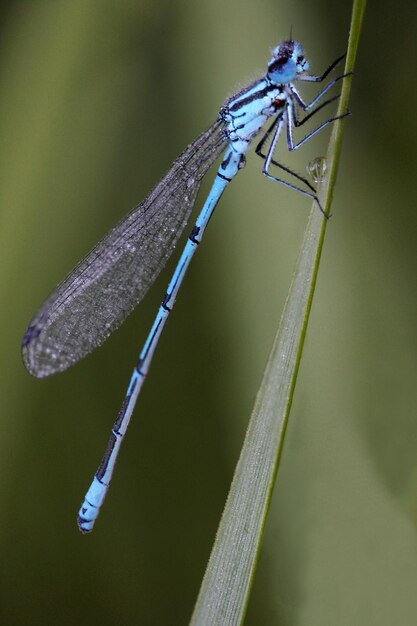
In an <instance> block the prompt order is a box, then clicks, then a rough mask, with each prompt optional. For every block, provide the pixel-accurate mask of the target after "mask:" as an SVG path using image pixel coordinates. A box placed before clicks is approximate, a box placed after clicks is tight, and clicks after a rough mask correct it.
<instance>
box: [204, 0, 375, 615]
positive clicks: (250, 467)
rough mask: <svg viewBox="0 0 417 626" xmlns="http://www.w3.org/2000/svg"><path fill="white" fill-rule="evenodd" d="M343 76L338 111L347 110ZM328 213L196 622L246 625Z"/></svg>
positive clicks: (271, 373) (232, 496)
mask: <svg viewBox="0 0 417 626" xmlns="http://www.w3.org/2000/svg"><path fill="white" fill-rule="evenodd" d="M365 6H366V0H356V1H355V2H354V5H353V12H352V21H351V29H350V36H349V46H348V54H347V58H346V69H345V71H346V72H351V71H352V70H353V66H354V61H355V58H356V53H357V47H358V43H359V37H360V31H361V26H362V21H363V15H364V12H365ZM350 85H351V79H350V78H347V79H346V80H344V81H343V87H342V93H341V98H340V102H339V110H338V113H339V114H341V113H343V112H345V111H346V110H347V104H348V99H349V92H350ZM344 121H345V120H340V121H338V122H336V123H335V124H334V126H333V131H332V134H331V138H330V142H329V148H328V153H327V168H328V169H327V171H328V174H327V176H326V179H325V180H324V182H323V184H322V185H321V187H320V190H319V197H320V201H321V204H322V206H323V207H324V209H325V211H326V212H327V213H329V212H330V205H331V199H332V195H333V188H334V184H335V181H336V174H337V168H338V163H339V157H340V151H341V141H342V130H343V125H344ZM327 224H328V220H326V219H325V218H323V216H322V214H321V213H320V212H319V211H318V209H317V206H316V205H313V207H312V209H311V212H310V217H309V221H308V225H307V229H306V233H305V236H304V241H303V243H302V246H301V249H300V254H299V257H298V261H297V266H296V269H295V274H294V277H293V281H292V284H291V287H290V290H289V293H288V297H287V301H286V304H285V307H284V312H283V315H282V318H281V322H280V325H279V328H278V332H277V335H276V338H275V341H274V345H273V347H272V351H271V354H270V357H269V360H268V364H267V367H266V370H265V374H264V378H263V381H262V384H261V387H260V390H259V392H258V396H257V400H256V403H255V407H254V411H253V414H252V417H251V420H250V423H249V427H248V431H247V434H246V438H245V442H244V444H243V448H242V451H241V455H240V459H239V461H238V464H237V467H236V471H235V475H234V478H233V482H232V485H231V489H230V492H229V496H228V499H227V502H226V506H225V509H224V512H223V516H222V519H221V522H220V526H219V528H218V532H217V536H216V540H215V543H214V546H213V549H212V553H211V556H210V560H209V563H208V566H207V569H206V572H205V575H204V579H203V582H202V585H201V588H200V593H199V596H198V599H197V602H196V606H195V609H194V613H193V616H192V619H191V624H192V625H193V626H202V625H203V624H204V625H210V626H215V625H220V624H221V625H223V626H224V625H225V624H227V625H231V624H241V623H242V621H243V619H244V615H245V611H246V607H247V604H248V600H249V594H250V588H251V583H252V579H253V575H254V572H255V567H256V561H257V558H258V554H259V550H260V545H261V541H262V535H263V528H264V524H265V520H266V515H267V513H268V509H269V503H270V499H271V494H272V489H273V486H274V483H275V477H276V474H277V471H278V467H279V462H280V458H281V452H282V448H283V444H284V436H285V430H286V426H287V421H288V416H289V412H290V408H291V403H292V398H293V394H294V389H295V383H296V379H297V372H298V368H299V364H300V360H301V354H302V350H303V346H304V338H305V334H306V330H307V324H308V319H309V314H310V309H311V303H312V299H313V294H314V288H315V284H316V280H317V273H318V268H319V263H320V256H321V251H322V247H323V241H324V236H325V232H326V227H327Z"/></svg>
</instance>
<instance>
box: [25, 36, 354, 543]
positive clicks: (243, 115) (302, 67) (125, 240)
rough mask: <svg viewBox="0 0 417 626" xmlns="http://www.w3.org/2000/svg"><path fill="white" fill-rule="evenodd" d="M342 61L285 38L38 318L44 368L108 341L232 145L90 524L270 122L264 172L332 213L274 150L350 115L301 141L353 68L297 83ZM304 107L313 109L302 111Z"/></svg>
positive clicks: (33, 367)
mask: <svg viewBox="0 0 417 626" xmlns="http://www.w3.org/2000/svg"><path fill="white" fill-rule="evenodd" d="M342 59H343V56H342V57H340V58H338V59H336V61H335V62H334V63H332V64H331V65H330V67H329V68H328V69H327V70H326V71H325V72H324V73H323V74H322V75H321V76H312V75H310V74H308V69H309V64H308V61H307V59H306V58H305V56H304V53H303V50H302V48H301V45H300V44H299V43H297V42H295V41H292V40H288V41H283V42H282V43H280V44H279V45H278V46H277V47H276V48H275V49H274V50H273V52H272V58H271V60H270V61H269V63H268V68H267V71H266V73H265V75H264V76H263V77H262V78H260V79H259V80H257V81H255V82H254V83H252V84H250V85H248V86H247V87H245V88H244V89H242V90H241V91H240V92H239V93H237V94H236V95H235V96H233V97H232V98H230V99H229V100H228V101H227V102H226V103H225V105H224V106H223V107H222V108H221V109H220V112H219V115H218V118H217V120H216V121H215V122H214V124H212V126H210V127H209V128H208V129H207V130H206V131H205V132H204V133H202V134H201V135H200V136H199V137H197V139H196V140H195V141H193V142H192V143H191V144H190V145H189V146H188V147H187V148H186V149H185V150H184V152H183V153H182V154H181V155H180V156H179V157H178V158H177V159H176V160H175V161H174V163H173V164H172V166H171V167H170V169H169V170H168V172H167V173H166V174H165V176H164V177H163V178H162V179H161V180H160V182H159V183H158V184H157V185H156V186H155V187H154V188H153V189H152V191H151V192H150V193H149V195H148V196H147V197H146V198H145V200H144V201H143V202H142V203H141V204H139V205H138V206H137V207H136V208H135V209H133V210H132V211H131V212H130V213H128V214H127V215H126V217H125V218H124V219H122V220H121V221H120V222H119V223H118V224H117V225H116V226H115V227H114V228H113V229H112V230H111V231H110V232H109V233H108V234H107V235H106V236H105V237H104V239H102V240H101V241H100V242H99V243H98V244H97V245H96V246H95V247H94V248H93V249H92V250H91V252H90V253H89V254H88V255H87V256H86V257H85V259H84V260H83V261H81V262H80V263H79V264H78V265H77V266H76V267H75V268H74V269H73V271H72V272H71V273H70V274H69V275H68V276H67V277H66V278H65V279H64V281H63V282H62V283H61V284H60V285H59V286H58V288H57V289H56V290H55V291H54V292H53V293H52V295H51V296H50V297H49V298H48V299H47V300H46V302H45V304H44V305H43V306H42V307H41V309H40V310H39V311H38V313H37V315H36V316H35V317H34V319H33V320H32V322H31V323H30V325H29V327H28V329H27V331H26V334H25V336H24V338H23V348H22V350H23V360H24V363H25V365H26V368H27V369H28V371H29V372H30V373H31V374H33V375H34V376H38V377H43V376H49V375H50V374H54V373H56V372H62V371H63V370H65V369H66V368H67V367H69V366H70V365H73V364H74V363H76V362H77V361H78V360H79V359H81V358H82V357H84V356H85V355H87V354H88V353H89V352H91V351H92V350H93V349H94V348H96V347H97V346H99V345H100V344H102V343H103V341H104V340H105V339H106V338H107V337H108V336H109V335H110V333H112V332H113V331H114V330H115V329H116V328H117V327H118V326H119V325H120V324H121V323H122V322H123V321H124V320H125V319H126V317H127V316H128V315H129V313H130V312H131V311H132V310H133V308H134V307H135V306H136V305H137V304H138V303H139V302H140V300H141V299H142V298H143V296H144V295H145V293H146V292H147V290H148V289H149V287H150V285H151V284H152V283H153V281H154V280H155V279H156V277H157V276H158V274H159V272H160V271H161V269H162V268H163V267H164V265H165V263H166V262H167V260H168V258H169V257H170V255H171V253H172V252H173V250H174V248H175V245H176V243H177V241H178V238H179V237H180V235H181V233H182V231H183V229H184V227H185V225H186V223H187V220H188V218H189V216H190V213H191V210H192V208H193V206H194V202H195V200H196V196H197V192H198V189H199V186H200V182H201V179H202V178H203V176H204V175H205V174H206V172H207V171H208V169H209V168H210V167H211V165H213V163H214V162H215V160H216V159H217V158H218V157H219V156H220V154H221V153H224V154H223V158H222V161H221V163H220V166H219V168H218V170H217V174H216V178H215V180H214V182H213V186H212V188H211V191H210V192H209V194H208V196H207V199H206V201H205V203H204V206H203V208H202V210H201V212H200V214H199V216H198V217H197V221H196V222H195V225H194V226H193V228H192V230H191V234H190V236H189V238H188V240H187V243H186V245H185V247H184V250H183V253H182V255H181V257H180V260H179V262H178V265H177V267H176V269H175V271H174V274H173V277H172V279H171V282H170V283H169V285H168V289H167V292H166V294H165V296H164V298H163V300H162V304H161V306H160V308H159V310H158V313H157V315H156V318H155V321H154V324H153V326H152V328H151V331H150V333H149V335H148V338H147V340H146V342H145V345H144V347H143V349H142V352H141V353H140V356H139V359H138V361H137V363H136V365H135V368H134V370H133V374H132V377H131V380H130V383H129V386H128V389H127V393H126V397H125V399H124V401H123V404H122V408H121V410H120V412H119V414H118V416H117V419H116V422H115V424H114V426H113V430H112V433H111V436H110V440H109V443H108V446H107V449H106V452H105V454H104V457H103V460H102V462H101V464H100V466H99V468H98V470H97V472H96V474H95V476H94V479H93V482H92V483H91V486H90V488H89V490H88V491H87V494H86V496H85V500H84V502H83V504H82V506H81V509H80V511H79V515H78V525H79V528H80V530H81V531H82V532H84V533H87V532H90V531H91V530H92V528H93V525H94V522H95V520H96V518H97V516H98V514H99V511H100V507H101V505H102V504H103V501H104V499H105V496H106V493H107V491H108V488H109V484H110V480H111V477H112V474H113V470H114V466H115V462H116V458H117V455H118V452H119V449H120V445H121V442H122V439H123V436H124V434H125V433H126V429H127V426H128V424H129V421H130V418H131V415H132V412H133V409H134V406H135V403H136V400H137V397H138V395H139V392H140V390H141V388H142V384H143V381H144V379H145V377H146V375H147V373H148V370H149V367H150V364H151V361H152V357H153V355H154V352H155V349H156V346H157V344H158V341H159V337H160V336H161V333H162V330H163V328H164V326H165V324H166V321H167V319H168V316H169V314H170V312H171V310H172V308H173V306H174V304H175V299H176V297H177V293H178V290H179V288H180V286H181V283H182V281H183V278H184V276H185V273H186V271H187V268H188V266H189V264H190V261H191V259H192V257H193V255H194V252H195V251H196V249H197V247H198V245H199V243H200V242H201V240H202V237H203V234H204V231H205V228H206V226H207V224H208V222H209V220H210V218H211V216H212V214H213V211H214V209H215V207H216V205H217V203H218V201H219V198H220V196H221V195H222V193H223V191H224V190H225V189H226V187H227V185H228V184H229V183H230V181H231V180H232V179H233V178H234V176H236V174H237V173H238V172H239V170H241V169H242V168H243V166H244V165H245V154H246V152H247V150H248V148H249V146H250V144H251V143H252V141H253V139H254V138H255V137H256V136H258V135H259V134H260V132H261V130H262V129H263V127H264V126H265V124H266V122H267V120H272V123H271V125H270V127H269V128H268V130H267V131H266V132H265V133H264V135H263V136H262V139H261V140H260V142H259V143H258V145H257V147H256V149H255V152H256V154H257V155H258V156H260V157H261V158H262V159H263V168H262V173H263V174H264V175H265V176H266V177H267V178H270V179H271V180H273V181H275V182H278V183H281V184H283V185H286V186H287V187H290V188H291V189H294V190H295V191H298V192H300V193H302V194H304V195H306V196H309V197H310V198H313V199H314V200H315V201H316V203H317V206H318V208H319V209H320V211H322V212H323V209H322V207H321V205H320V202H319V199H318V197H317V195H316V190H315V188H314V186H313V185H312V184H311V183H310V182H309V180H307V179H306V178H305V177H303V176H301V175H299V174H297V173H296V172H293V171H292V170H291V169H289V168H288V167H286V166H285V165H283V164H282V163H280V162H279V161H277V160H276V159H274V152H275V148H276V145H277V141H278V138H279V136H280V133H281V131H282V129H283V128H284V127H285V129H286V141H287V146H288V149H289V150H291V151H292V150H296V149H297V148H299V147H300V146H302V145H303V144H304V143H305V142H306V141H308V140H309V139H310V138H311V137H313V136H314V135H315V134H316V133H318V132H319V131H320V130H322V129H323V128H325V127H326V126H328V125H329V124H330V123H331V122H333V121H334V120H336V119H339V118H340V117H343V115H340V116H336V117H332V118H330V119H328V120H326V121H325V122H323V123H322V124H320V125H319V126H318V127H317V128H316V129H315V130H313V131H312V132H310V133H309V134H308V135H306V136H305V137H304V138H303V139H301V140H300V141H299V142H298V143H295V142H294V140H293V129H294V128H298V127H299V126H302V125H303V124H305V122H307V120H309V119H311V117H312V116H314V115H315V114H316V113H317V112H318V111H319V110H320V109H322V108H323V107H325V106H327V105H328V104H330V103H331V102H333V101H334V100H335V99H336V98H337V97H338V96H336V97H333V98H330V99H328V100H326V101H324V102H322V103H321V104H320V105H318V106H316V104H317V103H318V102H319V100H320V99H321V98H322V97H323V96H324V95H325V94H326V93H327V92H328V91H329V89H330V88H331V87H333V85H334V84H335V83H336V82H337V81H338V80H340V79H341V78H344V76H346V75H342V76H338V77H337V78H334V79H333V80H331V81H330V82H329V83H328V84H327V85H326V87H324V89H322V91H320V93H318V94H317V95H316V96H315V98H313V100H311V102H309V103H306V102H305V101H304V100H303V98H302V97H301V95H300V94H299V93H298V91H297V89H296V87H295V86H294V83H295V81H304V82H307V81H309V82H321V81H323V80H324V79H325V78H326V77H327V75H328V74H329V73H330V72H331V71H332V70H333V69H334V67H335V66H336V65H337V64H338V63H340V61H341V60H342ZM300 111H310V112H309V113H308V114H306V115H305V116H304V117H302V118H300V117H299V114H300ZM346 114H347V113H345V114H344V115H346ZM280 171H283V172H285V173H286V174H287V175H289V176H292V179H293V182H289V181H287V180H284V179H282V178H280V177H279V176H278V174H279V172H280Z"/></svg>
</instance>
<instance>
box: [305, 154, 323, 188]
mask: <svg viewBox="0 0 417 626" xmlns="http://www.w3.org/2000/svg"><path fill="white" fill-rule="evenodd" d="M306 170H307V174H308V175H309V176H310V178H311V179H312V180H313V181H314V182H315V183H321V182H323V180H324V178H325V176H326V171H327V160H326V157H316V158H315V159H312V160H311V161H310V163H309V164H308V165H307V167H306Z"/></svg>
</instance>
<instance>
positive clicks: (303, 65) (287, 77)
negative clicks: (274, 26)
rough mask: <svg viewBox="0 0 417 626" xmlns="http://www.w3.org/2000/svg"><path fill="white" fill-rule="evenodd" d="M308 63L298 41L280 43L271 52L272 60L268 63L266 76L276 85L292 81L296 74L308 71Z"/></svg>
mask: <svg viewBox="0 0 417 626" xmlns="http://www.w3.org/2000/svg"><path fill="white" fill-rule="evenodd" d="M308 67H309V65H308V61H307V59H306V58H305V56H304V52H303V49H302V47H301V45H300V44H299V43H298V41H292V40H291V39H289V40H287V41H282V42H281V43H280V44H279V45H278V46H277V47H276V48H274V50H273V51H272V59H271V60H270V62H269V63H268V72H267V76H268V78H269V80H270V81H272V82H273V83H276V84H277V85H283V84H285V83H290V82H291V81H293V80H294V79H295V78H296V77H297V74H303V73H304V72H306V71H307V70H308Z"/></svg>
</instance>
